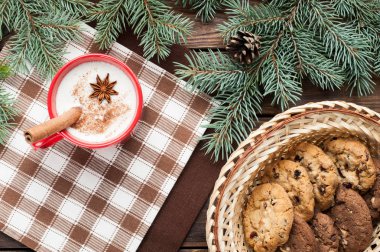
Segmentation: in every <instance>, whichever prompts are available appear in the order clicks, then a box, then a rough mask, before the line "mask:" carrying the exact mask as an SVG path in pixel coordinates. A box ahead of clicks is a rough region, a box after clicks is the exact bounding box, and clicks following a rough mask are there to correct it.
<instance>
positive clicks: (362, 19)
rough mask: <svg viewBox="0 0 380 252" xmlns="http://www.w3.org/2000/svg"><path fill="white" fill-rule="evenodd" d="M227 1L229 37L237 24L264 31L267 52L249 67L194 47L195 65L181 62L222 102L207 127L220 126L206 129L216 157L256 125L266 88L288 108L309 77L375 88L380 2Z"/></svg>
mask: <svg viewBox="0 0 380 252" xmlns="http://www.w3.org/2000/svg"><path fill="white" fill-rule="evenodd" d="M189 2H190V4H191V1H189ZM224 4H225V5H226V6H227V9H226V13H227V14H228V15H229V19H228V20H227V21H226V22H224V23H223V24H221V25H219V28H218V29H219V31H220V32H221V34H222V36H223V38H224V41H225V42H228V41H229V40H230V38H231V36H234V35H236V33H237V32H238V31H249V32H252V33H254V34H257V35H259V36H260V37H261V40H260V42H261V48H260V56H259V57H257V58H256V59H255V60H254V61H253V62H252V64H250V65H248V66H243V65H241V64H239V63H237V62H235V61H233V60H232V58H231V57H229V56H228V55H227V54H222V53H220V52H216V53H213V52H211V51H209V52H198V53H191V54H189V55H187V59H188V61H189V65H188V66H185V65H182V64H177V67H178V69H177V71H176V73H177V75H178V76H179V77H181V78H184V79H186V80H188V83H189V85H192V86H193V87H194V88H197V89H199V90H201V91H204V92H206V93H209V94H212V95H214V96H215V99H216V100H217V101H219V104H220V105H218V106H217V107H216V108H215V109H213V110H212V111H211V114H210V118H212V120H213V121H212V122H211V124H210V125H209V126H208V127H209V128H213V129H214V131H215V133H212V134H210V135H208V136H206V139H207V140H208V142H207V143H206V148H207V151H208V152H212V153H213V154H214V156H215V158H216V159H218V158H220V157H221V158H226V157H227V156H228V155H229V154H230V153H231V152H232V151H233V146H236V145H237V144H238V143H239V142H240V141H242V139H244V138H245V137H246V136H247V135H248V134H249V132H250V131H251V130H252V125H253V124H247V123H246V121H247V120H248V121H250V122H252V121H254V120H256V114H257V113H259V112H260V110H261V106H260V101H261V99H262V98H261V93H263V96H265V97H266V96H269V97H271V98H272V105H276V106H279V107H280V108H281V109H282V110H284V109H287V108H288V107H289V106H291V105H292V104H295V103H296V102H297V101H298V100H299V99H300V97H301V94H302V81H303V80H304V79H306V78H307V79H309V80H310V81H311V82H312V83H313V84H314V85H315V86H317V87H320V88H321V89H326V90H335V89H340V88H342V86H343V85H344V84H346V85H347V86H348V87H349V88H350V90H351V94H352V93H356V94H358V95H369V94H371V93H372V92H373V90H374V85H375V83H374V82H373V80H372V76H373V75H374V74H375V73H377V74H380V37H379V34H380V1H378V0H376V1H366V0H332V1H327V0H322V1H321V0H308V1H302V0H272V1H268V2H266V3H261V4H254V5H251V4H250V3H249V1H248V0H230V1H225V2H224ZM262 91H263V92H262ZM242 94H244V95H246V96H247V97H246V96H244V97H243V96H242ZM237 101H239V102H237ZM243 108H249V112H248V111H246V110H245V109H243ZM239 113H241V114H239ZM242 117H245V120H243V119H242ZM219 156H220V157H219Z"/></svg>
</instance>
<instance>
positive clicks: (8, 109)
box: [0, 64, 17, 144]
mask: <svg viewBox="0 0 380 252" xmlns="http://www.w3.org/2000/svg"><path fill="white" fill-rule="evenodd" d="M10 74H11V69H10V67H9V66H8V65H3V64H0V80H3V79H5V78H7V77H8V76H9V75H10ZM13 105H14V98H13V97H12V96H11V95H10V94H9V93H8V92H7V91H6V90H5V89H4V88H3V87H0V144H4V143H5V141H6V140H7V138H8V136H9V133H10V132H11V129H12V128H13V126H14V123H11V122H10V121H12V120H13V119H14V117H15V116H16V115H17V110H16V109H15V108H14V106H13Z"/></svg>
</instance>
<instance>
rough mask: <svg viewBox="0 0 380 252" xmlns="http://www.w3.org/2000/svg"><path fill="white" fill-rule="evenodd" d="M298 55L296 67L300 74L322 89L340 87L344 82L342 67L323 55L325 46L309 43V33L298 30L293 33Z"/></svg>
mask: <svg viewBox="0 0 380 252" xmlns="http://www.w3.org/2000/svg"><path fill="white" fill-rule="evenodd" d="M294 39H295V40H296V44H297V48H298V55H299V57H300V58H301V59H302V62H300V63H299V64H298V65H297V67H298V68H299V70H300V72H301V75H305V76H307V77H308V78H309V79H310V81H311V82H312V83H313V84H314V85H315V86H318V87H321V88H322V89H329V90H334V89H340V88H341V87H342V85H343V83H344V79H345V73H344V71H343V69H342V68H341V67H340V66H339V65H338V64H337V63H336V62H335V61H333V60H332V59H329V58H327V57H326V56H325V55H324V51H325V48H324V47H323V45H322V44H321V43H319V42H318V41H316V42H315V43H312V44H310V40H311V37H310V33H309V32H308V31H306V30H300V31H298V32H297V33H296V34H294Z"/></svg>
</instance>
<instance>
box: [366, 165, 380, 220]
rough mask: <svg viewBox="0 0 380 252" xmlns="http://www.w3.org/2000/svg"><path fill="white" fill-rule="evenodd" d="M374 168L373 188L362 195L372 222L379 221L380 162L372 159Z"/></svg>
mask: <svg viewBox="0 0 380 252" xmlns="http://www.w3.org/2000/svg"><path fill="white" fill-rule="evenodd" d="M373 161H374V164H375V167H376V180H375V184H374V185H373V187H372V188H371V189H370V190H369V191H368V192H367V193H366V194H365V195H364V200H365V202H366V203H367V206H368V208H369V212H370V214H371V218H372V222H378V221H379V220H380V160H378V159H373Z"/></svg>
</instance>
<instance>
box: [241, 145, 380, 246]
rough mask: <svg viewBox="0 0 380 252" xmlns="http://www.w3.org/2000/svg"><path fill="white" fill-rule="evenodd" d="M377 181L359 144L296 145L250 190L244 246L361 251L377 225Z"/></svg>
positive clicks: (379, 186)
mask: <svg viewBox="0 0 380 252" xmlns="http://www.w3.org/2000/svg"><path fill="white" fill-rule="evenodd" d="M379 168H380V167H379ZM379 176H380V172H379V171H378V170H377V167H376V166H375V164H374V160H373V159H372V157H371V155H370V152H369V150H368V149H367V147H366V146H365V145H364V144H363V143H361V142H360V141H358V140H355V139H343V138H340V139H333V140H331V141H329V142H326V143H325V144H324V146H322V149H321V148H320V147H318V146H316V145H314V144H311V143H306V142H304V143H301V144H299V145H298V146H296V147H295V148H294V149H293V150H291V151H290V153H289V154H288V156H287V159H284V160H281V161H279V162H278V163H276V164H275V165H274V166H272V167H268V168H267V169H266V170H265V173H264V175H263V177H262V179H261V181H262V184H261V185H259V186H257V187H255V188H254V189H253V191H252V194H251V196H250V198H249V200H248V202H247V206H246V208H245V210H244V212H243V226H244V234H245V240H246V243H247V244H248V245H249V246H250V247H252V248H253V250H254V251H258V252H259V251H276V250H277V251H305V252H307V251H321V252H334V251H347V252H348V251H350V252H356V251H363V250H365V249H366V248H367V247H368V246H369V245H370V243H371V240H372V231H373V226H372V224H373V223H375V222H377V221H378V220H380V177H379Z"/></svg>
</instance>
